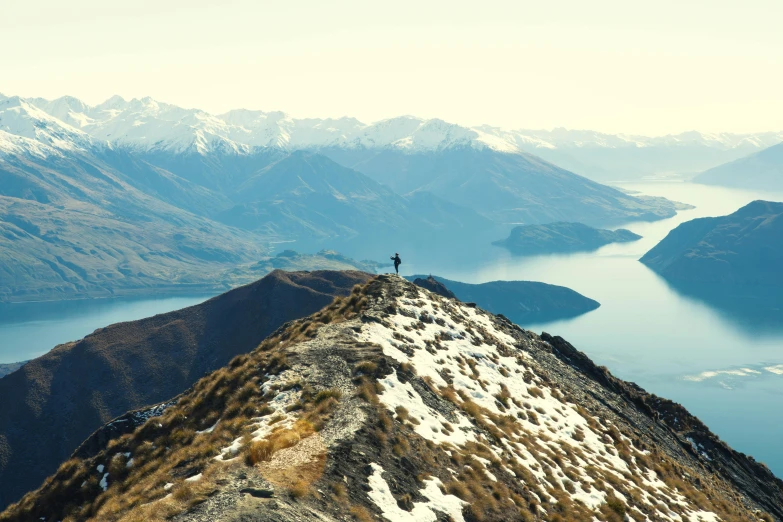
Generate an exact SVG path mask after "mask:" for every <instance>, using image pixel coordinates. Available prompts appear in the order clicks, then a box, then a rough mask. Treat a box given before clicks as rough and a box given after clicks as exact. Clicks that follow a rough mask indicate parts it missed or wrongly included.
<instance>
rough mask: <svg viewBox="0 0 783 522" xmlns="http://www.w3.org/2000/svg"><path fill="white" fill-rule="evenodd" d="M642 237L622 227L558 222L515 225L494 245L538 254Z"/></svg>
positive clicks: (527, 253) (589, 247)
mask: <svg viewBox="0 0 783 522" xmlns="http://www.w3.org/2000/svg"><path fill="white" fill-rule="evenodd" d="M641 237H642V236H640V235H638V234H634V233H633V232H631V231H630V230H626V229H624V228H620V229H618V230H606V229H599V228H593V227H589V226H587V225H583V224H582V223H566V222H557V223H549V224H547V225H523V226H519V227H514V228H513V229H512V230H511V233H510V234H509V236H508V237H507V238H506V239H503V240H499V241H495V242H493V245H497V246H502V247H505V248H507V249H508V250H509V251H510V252H512V253H513V254H516V255H538V254H552V253H558V252H580V251H590V250H597V249H598V248H601V247H602V246H604V245H608V244H609V243H627V242H629V241H636V240H637V239H640V238H641Z"/></svg>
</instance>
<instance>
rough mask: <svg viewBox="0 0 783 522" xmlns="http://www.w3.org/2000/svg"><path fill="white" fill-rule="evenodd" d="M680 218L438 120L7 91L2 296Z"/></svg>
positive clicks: (151, 288)
mask: <svg viewBox="0 0 783 522" xmlns="http://www.w3.org/2000/svg"><path fill="white" fill-rule="evenodd" d="M515 143H516V142H515ZM678 208H682V207H681V205H678V204H676V203H674V202H671V201H668V200H665V199H663V198H650V197H636V196H633V195H629V194H626V193H624V192H621V191H618V190H616V189H614V188H611V187H607V186H605V185H601V184H599V183H596V182H593V181H590V180H588V179H586V178H584V177H581V176H578V175H576V174H574V173H572V172H569V171H567V170H564V169H562V168H560V167H557V166H555V165H553V164H551V163H548V162H547V161H545V160H543V159H541V158H539V157H537V156H533V155H531V154H528V153H525V152H522V151H521V149H519V148H518V147H517V146H516V145H514V144H513V143H511V142H510V141H509V140H508V139H507V138H503V137H502V136H500V135H496V134H492V133H489V132H488V131H481V130H476V129H468V128H465V127H460V126H457V125H452V124H448V123H446V122H442V121H440V120H427V121H423V120H418V119H416V118H410V117H405V118H396V119H393V120H387V121H384V122H378V123H376V124H373V125H365V124H362V123H360V122H358V121H356V120H351V119H340V120H294V119H292V118H290V117H288V116H286V115H284V114H281V113H261V112H252V111H233V112H230V113H228V114H225V115H221V116H219V117H218V116H213V115H209V114H207V113H205V112H203V111H198V110H190V109H182V108H179V107H175V106H173V105H167V104H163V103H158V102H156V101H154V100H151V99H149V98H145V99H143V100H131V101H125V100H122V99H120V98H117V97H115V98H112V99H110V100H108V101H107V102H105V103H103V104H100V105H98V106H95V107H90V106H88V105H86V104H84V103H82V102H80V101H79V100H76V99H75V98H69V97H65V98H61V99H58V100H55V101H46V100H41V99H23V98H18V97H10V98H8V97H0V262H2V269H0V300H6V301H19V300H35V299H57V298H67V297H90V296H96V295H100V296H113V295H121V294H128V293H143V292H161V291H169V290H171V291H182V290H188V289H189V290H190V291H203V290H205V289H207V288H209V289H214V288H228V287H231V286H236V285H237V284H242V283H245V282H248V281H250V280H252V279H253V278H254V277H258V276H259V275H261V274H259V273H258V272H254V271H253V270H251V269H250V268H247V267H251V266H256V265H257V263H258V262H259V261H260V260H263V259H268V258H269V257H271V253H272V251H273V249H275V248H279V247H277V246H276V245H289V247H292V248H295V249H296V250H298V251H300V252H302V251H304V252H307V251H314V250H321V249H324V248H328V249H334V248H339V250H340V251H342V252H344V253H346V254H348V255H351V256H352V257H360V258H373V259H378V258H382V257H380V256H385V255H387V253H386V251H387V250H389V249H405V251H409V252H410V251H414V250H421V249H426V248H436V247H437V248H439V249H443V250H444V251H449V249H456V248H458V247H459V248H463V249H464V248H472V246H470V245H473V244H474V243H475V244H476V245H479V244H482V245H484V244H486V241H485V238H486V237H493V236H494V237H501V236H502V235H505V234H506V233H507V231H508V230H509V229H510V227H511V226H512V225H515V224H531V223H547V222H551V221H578V222H583V223H586V224H588V225H592V226H604V225H613V224H619V223H623V222H627V221H631V220H655V219H661V218H665V217H670V216H672V215H674V214H675V213H676V210H677V209H678ZM455 251H456V250H455ZM238 266H239V267H246V269H240V270H238V269H237V267H238Z"/></svg>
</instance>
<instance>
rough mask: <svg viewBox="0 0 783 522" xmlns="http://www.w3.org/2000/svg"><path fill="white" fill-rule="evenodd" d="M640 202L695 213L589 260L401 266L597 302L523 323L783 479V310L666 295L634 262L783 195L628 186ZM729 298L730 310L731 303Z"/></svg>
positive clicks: (643, 227) (644, 230)
mask: <svg viewBox="0 0 783 522" xmlns="http://www.w3.org/2000/svg"><path fill="white" fill-rule="evenodd" d="M622 186H623V187H624V188H626V189H629V190H636V191H639V192H642V193H644V194H649V195H655V196H666V197H668V198H669V199H673V200H677V201H682V202H684V203H690V204H692V205H695V206H696V208H695V209H693V210H688V211H682V212H680V213H679V214H678V215H677V216H676V217H674V218H671V219H667V220H663V221H658V222H654V223H630V224H627V225H624V226H622V227H618V228H628V229H630V230H632V231H634V232H636V233H637V234H640V235H642V236H643V239H641V240H639V241H636V242H633V243H625V244H615V245H608V246H606V247H604V248H602V249H600V250H598V251H596V252H592V253H588V254H570V255H550V256H536V257H528V258H519V257H512V256H510V255H508V254H506V253H504V252H503V251H501V250H500V249H497V251H496V252H494V255H492V256H488V257H487V258H485V259H483V260H478V261H476V262H471V263H470V264H471V266H462V265H460V264H459V263H457V264H455V263H450V261H449V260H448V259H445V260H444V259H440V260H437V262H438V264H439V266H438V267H437V269H436V268H433V267H432V266H431V265H427V262H426V261H419V260H417V264H418V265H419V266H413V267H412V266H408V267H407V269H408V270H411V272H413V273H416V271H417V270H418V273H422V272H423V273H429V272H432V273H436V274H438V275H442V276H443V277H446V278H449V279H455V280H459V281H465V282H474V283H480V282H486V281H492V280H498V279H525V280H533V281H544V282H547V283H552V284H558V285H563V286H567V287H569V288H572V289H574V290H576V291H578V292H580V293H582V294H584V295H586V296H588V297H591V298H593V299H595V300H597V301H598V302H600V303H601V307H600V308H598V309H597V310H595V311H593V312H590V313H587V314H585V315H582V316H579V317H577V318H574V319H569V320H565V321H559V322H555V323H549V324H545V325H542V324H528V325H521V326H524V327H525V328H528V329H531V330H533V331H535V332H538V333H540V332H541V331H546V332H549V333H550V334H553V335H560V336H561V337H563V338H565V339H566V340H568V341H569V342H570V343H571V344H573V345H574V346H576V347H577V348H578V349H579V350H581V351H583V352H585V353H587V354H588V355H589V356H590V358H592V359H593V360H594V361H595V362H596V363H598V364H601V365H606V366H607V367H609V369H610V370H611V371H612V372H613V373H614V374H615V375H617V376H618V377H621V378H623V379H625V380H629V381H633V382H636V383H637V384H639V385H640V386H642V387H643V388H645V389H647V390H648V391H650V392H652V393H655V394H656V395H660V396H663V397H667V398H669V399H672V400H674V401H677V402H679V403H681V404H683V405H684V406H685V407H686V408H687V409H688V410H690V411H691V413H693V414H695V415H696V416H697V417H699V418H700V419H701V420H702V421H704V422H705V424H707V426H709V427H710V428H711V429H712V431H713V432H715V433H716V434H717V435H718V436H720V437H721V438H722V439H723V440H724V441H726V442H728V443H729V444H730V445H731V446H732V447H733V448H735V449H737V450H739V451H742V452H744V453H748V454H751V455H753V456H754V457H755V458H756V459H757V460H760V461H762V462H764V463H765V464H767V465H768V466H769V467H770V468H771V469H772V470H773V471H774V472H775V474H777V475H778V476H780V477H783V443H782V442H781V441H783V413H781V411H783V311H782V310H781V308H780V307H779V305H780V303H781V302H782V300H781V297H780V296H779V295H777V294H775V297H776V299H777V303H778V308H777V309H772V310H770V309H769V307H767V306H766V305H765V304H766V301H763V300H762V301H763V302H762V304H761V306H759V307H758V308H756V306H755V301H754V300H749V299H748V300H744V301H733V300H732V299H728V300H725V299H724V300H721V299H714V298H713V297H712V296H706V297H704V296H699V297H695V296H693V295H691V294H690V293H686V292H683V291H681V290H678V289H675V288H672V287H671V286H670V285H669V284H667V283H666V281H664V280H663V279H662V278H660V277H659V276H657V275H656V274H655V273H654V272H652V271H651V270H649V269H648V268H647V267H646V266H644V265H643V264H641V263H639V262H638V259H639V258H640V257H641V256H642V255H643V254H644V253H645V252H647V251H648V250H649V249H650V248H652V247H653V246H655V245H656V244H657V243H658V242H659V241H660V240H661V239H663V238H664V237H665V236H666V234H667V233H668V232H669V231H670V230H671V229H672V228H674V227H676V226H677V225H678V224H680V223H682V222H683V221H688V220H691V219H694V218H697V217H704V216H721V215H726V214H730V213H732V212H734V211H735V210H737V209H738V208H740V207H741V206H744V205H745V204H747V203H749V202H750V201H753V200H756V199H766V200H772V201H783V194H781V193H777V194H775V193H761V192H750V191H737V190H729V189H724V188H717V187H708V186H702V185H694V184H690V183H647V184H624V185H622ZM726 301H728V303H727V302H726Z"/></svg>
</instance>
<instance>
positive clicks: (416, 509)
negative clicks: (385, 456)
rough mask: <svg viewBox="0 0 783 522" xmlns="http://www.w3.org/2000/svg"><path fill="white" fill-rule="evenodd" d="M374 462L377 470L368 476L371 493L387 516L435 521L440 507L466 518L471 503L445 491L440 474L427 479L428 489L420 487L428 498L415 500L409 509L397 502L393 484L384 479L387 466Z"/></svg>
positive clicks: (396, 520)
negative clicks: (426, 500)
mask: <svg viewBox="0 0 783 522" xmlns="http://www.w3.org/2000/svg"><path fill="white" fill-rule="evenodd" d="M370 466H372V469H373V473H372V475H370V476H369V478H368V481H369V484H370V488H371V489H370V491H369V493H368V496H369V497H370V500H372V501H373V503H374V504H375V505H376V506H378V507H379V508H380V510H381V512H382V513H383V517H384V518H385V519H387V520H391V521H393V522H406V521H410V522H434V521H435V520H437V515H436V513H435V512H436V511H437V512H440V513H445V514H446V515H449V516H451V518H452V519H453V520H454V521H455V522H460V521H461V522H464V520H465V519H464V518H463V517H462V507H463V506H465V505H467V503H466V502H464V501H462V500H460V499H459V498H457V497H455V496H454V495H444V494H443V492H442V491H441V490H440V485H441V482H440V480H438V479H437V478H430V479H428V480H426V481H425V487H424V489H422V490H420V493H421V494H422V495H424V496H425V497H426V498H427V499H428V502H414V503H413V509H412V510H411V511H405V510H404V509H402V508H400V507H399V506H398V505H397V500H396V499H395V498H394V495H392V492H391V489H389V484H388V483H387V482H386V480H384V478H383V476H382V474H383V468H382V467H381V466H379V465H378V464H375V463H372V464H370Z"/></svg>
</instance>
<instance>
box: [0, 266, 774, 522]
mask: <svg viewBox="0 0 783 522" xmlns="http://www.w3.org/2000/svg"><path fill="white" fill-rule="evenodd" d="M12 375H13V374H12ZM120 421H122V422H123V423H124V424H129V423H132V424H133V425H134V426H135V429H133V430H132V431H125V430H123V431H124V433H123V434H122V435H120V436H112V435H111V434H112V429H113V427H114V426H115V425H116V424H117V423H118V422H120ZM163 519H167V520H174V521H214V520H226V521H240V520H258V521H263V520H266V521H272V520H274V521H291V522H293V521H303V520H320V521H337V520H358V521H370V520H391V521H404V520H410V521H414V520H415V521H419V520H421V521H427V520H429V521H436V520H441V521H445V520H454V521H463V520H464V521H467V520H488V521H491V520H498V521H500V520H503V521H508V520H542V521H543V520H547V521H552V520H569V521H589V520H602V521H621V520H639V521H641V520H656V521H658V520H663V521H690V522H697V521H702V522H706V521H717V520H721V521H758V520H766V521H772V520H776V519H777V520H781V519H783V482H781V481H780V480H778V479H776V478H775V477H774V476H773V475H772V474H771V473H770V471H769V470H768V469H767V468H766V467H765V466H763V465H761V464H759V463H756V462H755V461H754V460H753V459H752V458H750V457H747V456H745V455H742V454H739V453H737V452H735V451H733V450H732V449H731V448H729V447H728V446H726V445H725V444H724V443H723V442H721V441H720V440H719V439H718V438H717V437H716V436H715V435H713V434H712V433H711V432H710V431H709V430H708V429H707V428H706V427H705V426H704V425H703V424H702V423H701V422H700V421H699V420H698V419H696V418H695V417H693V416H692V415H690V414H689V413H688V412H687V411H686V410H685V409H684V408H682V407H681V406H679V405H678V404H675V403H672V402H670V401H667V400H665V399H662V398H659V397H656V396H654V395H651V394H648V393H646V392H645V391H644V390H641V389H640V388H638V387H636V386H635V385H633V384H631V383H626V382H623V381H620V380H618V379H616V378H615V377H613V376H612V375H611V374H609V372H608V371H607V370H606V369H605V368H600V367H597V366H595V365H594V364H593V363H592V362H591V361H589V360H588V359H587V357H586V356H585V355H584V354H582V353H581V352H578V351H577V350H576V349H574V348H573V347H572V346H571V345H570V344H569V343H568V342H566V341H564V340H563V339H561V338H559V337H552V336H550V335H547V334H542V335H541V336H538V335H535V334H533V333H532V332H529V331H525V330H522V329H520V328H518V327H516V326H514V325H513V324H512V323H510V322H508V321H507V320H505V319H503V318H502V317H499V316H493V315H492V314H489V313H487V312H485V311H483V310H481V309H480V308H477V307H475V306H473V305H468V304H464V303H460V302H458V301H455V300H453V299H449V298H446V297H442V296H439V295H437V294H433V293H431V292H429V291H428V290H425V289H422V288H419V287H417V286H415V285H413V284H411V283H408V282H406V281H405V280H404V279H402V278H399V277H397V276H378V277H376V278H375V279H373V280H371V281H370V282H369V283H367V284H365V285H361V286H357V287H355V288H354V290H353V291H352V293H351V295H350V296H346V297H340V298H337V299H335V300H334V301H333V302H332V303H331V304H330V305H328V306H327V307H325V308H323V309H321V310H320V311H319V312H317V313H315V314H313V315H311V316H309V317H307V318H304V319H298V320H296V321H293V322H290V323H287V324H285V325H283V326H282V327H281V328H279V329H278V330H277V331H275V332H274V333H272V334H271V335H270V336H269V337H268V338H267V339H266V340H264V341H263V342H262V343H260V344H259V345H258V346H257V347H256V348H255V349H253V350H251V351H250V352H249V353H247V354H244V355H239V356H237V357H235V358H234V359H232V360H231V362H229V363H228V365H227V366H225V367H224V368H222V369H219V370H217V371H215V372H213V373H211V374H209V375H207V376H205V377H204V378H202V379H200V380H198V381H197V382H195V384H194V385H193V386H192V388H190V389H189V390H188V391H186V392H185V393H183V394H181V395H179V396H177V397H172V398H171V399H170V400H168V401H166V402H165V403H163V404H161V405H158V406H155V407H153V408H152V409H146V410H144V411H140V412H136V413H134V414H132V415H129V416H126V417H122V418H120V419H117V421H115V422H114V423H110V424H108V425H106V426H105V427H104V428H103V429H102V430H100V431H99V432H97V433H96V434H94V435H93V436H92V437H91V438H90V439H89V440H88V441H87V443H86V444H85V445H83V446H82V447H81V448H80V449H79V450H77V451H76V452H75V453H74V455H73V456H72V457H71V458H70V459H69V460H67V461H65V462H64V463H63V464H62V465H61V466H60V468H59V469H58V470H57V472H56V473H55V474H54V475H53V476H52V477H50V478H49V479H47V480H46V481H45V482H44V484H43V485H42V487H41V488H40V489H39V490H38V491H35V492H33V493H30V494H28V495H26V496H25V497H24V498H23V499H22V500H21V501H20V502H19V503H17V504H14V505H12V506H10V507H9V508H8V509H7V510H6V511H5V512H4V513H3V514H2V515H0V520H2V521H4V522H6V521H25V522H27V521H32V520H62V521H66V520H68V521H76V520H96V521H97V520H100V521H115V520H124V521H141V520H145V521H149V520H163Z"/></svg>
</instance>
